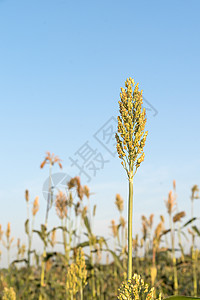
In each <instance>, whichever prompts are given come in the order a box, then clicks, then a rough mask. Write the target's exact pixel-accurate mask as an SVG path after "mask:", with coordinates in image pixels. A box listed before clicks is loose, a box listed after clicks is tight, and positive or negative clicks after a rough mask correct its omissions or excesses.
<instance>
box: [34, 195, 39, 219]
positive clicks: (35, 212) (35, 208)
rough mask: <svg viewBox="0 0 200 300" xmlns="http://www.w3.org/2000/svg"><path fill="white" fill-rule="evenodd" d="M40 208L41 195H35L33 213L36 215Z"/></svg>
mask: <svg viewBox="0 0 200 300" xmlns="http://www.w3.org/2000/svg"><path fill="white" fill-rule="evenodd" d="M38 210H39V197H38V196H37V197H35V200H34V202H33V208H32V214H33V216H35V215H36V214H37V212H38Z"/></svg>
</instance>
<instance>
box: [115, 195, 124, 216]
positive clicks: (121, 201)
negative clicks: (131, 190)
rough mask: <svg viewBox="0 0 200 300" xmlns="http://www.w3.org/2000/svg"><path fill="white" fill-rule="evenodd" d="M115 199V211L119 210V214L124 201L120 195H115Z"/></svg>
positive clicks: (122, 208)
mask: <svg viewBox="0 0 200 300" xmlns="http://www.w3.org/2000/svg"><path fill="white" fill-rule="evenodd" d="M115 199H116V201H115V204H116V206H117V209H118V210H119V212H122V211H123V210H124V200H123V199H122V197H121V196H120V194H117V195H116V198H115Z"/></svg>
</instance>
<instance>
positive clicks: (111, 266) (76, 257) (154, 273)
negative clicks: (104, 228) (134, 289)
mask: <svg viewBox="0 0 200 300" xmlns="http://www.w3.org/2000/svg"><path fill="white" fill-rule="evenodd" d="M55 164H59V166H60V167H62V165H61V162H60V160H59V158H58V157H56V156H54V155H51V154H50V153H47V156H46V157H45V160H44V161H43V162H42V164H41V168H44V167H49V172H50V173H49V174H50V175H49V176H50V177H49V178H51V172H52V168H53V166H54V165H55ZM49 182H50V186H49V191H50V192H49V198H48V201H47V209H46V215H45V216H44V217H45V224H41V227H40V228H35V226H34V221H35V218H37V212H38V210H39V199H38V197H36V198H35V200H34V202H33V203H32V202H31V201H30V195H29V191H28V190H26V191H25V197H24V205H27V217H25V220H24V230H25V234H26V236H27V243H26V245H24V244H21V243H20V240H19V239H18V240H17V238H16V237H15V238H13V236H12V223H8V224H7V228H2V227H1V226H0V241H1V244H0V247H1V248H2V247H5V248H6V250H7V259H8V268H2V269H1V270H0V295H1V299H99V300H106V299H117V295H118V293H119V292H118V289H119V287H120V285H121V283H122V281H124V280H126V278H127V255H128V252H127V221H126V218H125V215H126V212H124V200H123V199H122V197H121V196H120V195H119V194H116V199H115V204H116V216H117V217H116V219H115V220H111V221H110V228H109V229H108V230H109V231H110V232H112V239H113V243H112V245H114V247H112V248H110V247H109V245H108V244H107V240H106V239H105V238H104V237H103V236H96V235H95V234H94V232H93V230H92V226H91V224H93V223H94V222H95V211H96V209H98V208H96V206H94V207H93V206H92V205H91V203H90V195H91V192H92V191H90V189H89V187H88V186H82V184H81V180H80V178H79V177H75V178H72V179H71V180H70V181H69V182H66V190H65V192H64V191H55V190H54V189H53V188H52V186H51V180H50V181H49ZM198 192H199V190H198V186H197V185H194V186H193V187H192V189H191V217H190V218H188V217H187V218H186V216H185V212H184V211H181V207H180V205H178V203H177V195H176V182H175V181H174V182H173V184H172V190H171V191H169V194H168V198H167V195H166V198H167V201H166V203H165V205H166V210H167V213H168V220H165V219H164V217H163V216H162V215H161V216H160V222H159V223H158V224H155V223H154V214H153V212H152V214H151V215H150V216H141V229H142V230H141V232H140V234H137V235H136V236H134V238H133V240H132V246H133V273H137V274H140V275H141V276H142V278H143V279H144V281H145V282H146V283H148V284H149V286H154V287H155V292H156V297H157V298H158V296H159V294H160V293H161V294H162V297H166V296H169V295H173V294H182V295H187V296H197V295H199V294H200V287H199V278H200V264H199V261H200V255H199V249H198V248H197V243H198V240H199V237H200V231H199V229H198V228H199V220H198V218H197V216H196V215H195V214H194V215H193V204H194V201H196V199H198V198H199V194H198ZM54 196H56V198H55V199H56V200H55V203H54V205H53V197H54ZM178 207H179V209H178ZM50 209H55V213H56V214H57V217H58V218H59V219H60V226H59V227H50V226H49V224H48V213H49V210H50ZM59 231H60V232H61V233H62V239H61V240H58V239H57V233H58V232H59ZM36 235H38V236H39V238H40V239H41V241H42V243H43V252H42V253H40V252H39V251H38V250H37V249H34V246H33V245H34V238H35V237H36ZM14 240H15V241H16V240H17V247H16V249H15V251H16V259H15V260H14V261H10V258H9V257H10V249H11V247H12V245H13V244H14ZM185 240H186V241H187V243H188V244H189V245H190V251H189V252H186V251H185V250H184V248H183V246H182V244H183V241H184V242H185ZM58 243H59V244H62V246H63V251H62V252H57V251H56V250H55V246H56V244H58ZM102 256H103V257H104V259H103V258H102ZM123 299H129V298H123Z"/></svg>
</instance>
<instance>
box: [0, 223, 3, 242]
mask: <svg viewBox="0 0 200 300" xmlns="http://www.w3.org/2000/svg"><path fill="white" fill-rule="evenodd" d="M2 236H3V231H2V226H1V224H0V241H1V239H2Z"/></svg>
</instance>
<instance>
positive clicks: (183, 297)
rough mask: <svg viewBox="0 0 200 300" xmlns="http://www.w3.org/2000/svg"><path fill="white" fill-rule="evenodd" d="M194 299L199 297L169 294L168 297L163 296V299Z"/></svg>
mask: <svg viewBox="0 0 200 300" xmlns="http://www.w3.org/2000/svg"><path fill="white" fill-rule="evenodd" d="M195 299H200V298H197V297H186V296H170V297H167V298H164V300H195Z"/></svg>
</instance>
